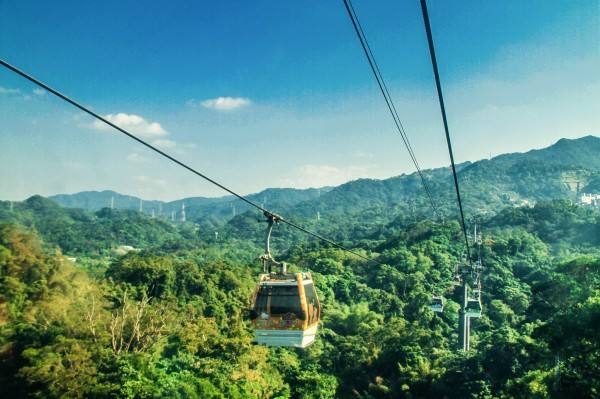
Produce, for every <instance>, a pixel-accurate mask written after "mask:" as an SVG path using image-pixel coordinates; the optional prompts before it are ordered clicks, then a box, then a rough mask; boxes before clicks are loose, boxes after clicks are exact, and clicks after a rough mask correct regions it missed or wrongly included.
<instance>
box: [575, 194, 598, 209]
mask: <svg viewBox="0 0 600 399" xmlns="http://www.w3.org/2000/svg"><path fill="white" fill-rule="evenodd" d="M579 204H581V205H587V206H595V207H600V194H589V193H582V194H581V195H580V196H579Z"/></svg>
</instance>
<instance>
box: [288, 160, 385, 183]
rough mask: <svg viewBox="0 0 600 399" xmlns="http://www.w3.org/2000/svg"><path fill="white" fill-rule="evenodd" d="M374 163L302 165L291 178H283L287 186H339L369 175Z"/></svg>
mask: <svg viewBox="0 0 600 399" xmlns="http://www.w3.org/2000/svg"><path fill="white" fill-rule="evenodd" d="M372 168H373V166H372V165H353V166H349V167H337V166H333V165H314V164H307V165H302V166H300V167H298V168H296V169H295V170H294V172H293V173H292V177H291V178H286V179H282V180H281V184H282V185H283V186H286V187H295V188H308V187H323V186H337V185H340V184H343V183H345V182H348V181H350V180H356V179H359V178H363V177H368V174H369V170H370V169H372Z"/></svg>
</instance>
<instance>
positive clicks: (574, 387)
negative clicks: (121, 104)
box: [0, 197, 600, 398]
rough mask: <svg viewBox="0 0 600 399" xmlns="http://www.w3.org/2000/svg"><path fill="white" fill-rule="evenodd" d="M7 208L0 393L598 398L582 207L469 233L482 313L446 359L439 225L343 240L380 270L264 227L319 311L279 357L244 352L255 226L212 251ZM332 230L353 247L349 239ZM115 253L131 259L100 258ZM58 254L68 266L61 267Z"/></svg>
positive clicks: (590, 213) (128, 220) (445, 261)
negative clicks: (476, 244) (478, 250)
mask: <svg viewBox="0 0 600 399" xmlns="http://www.w3.org/2000/svg"><path fill="white" fill-rule="evenodd" d="M7 206H8V203H6V202H5V203H3V204H2V209H3V210H2V214H1V216H2V220H3V225H2V227H1V228H0V379H1V380H0V395H1V396H2V397H29V396H37V397H98V398H103V397H106V398H108V397H124V398H151V397H181V398H190V397H198V398H255V397H261V398H276V397H277V398H286V397H291V398H333V397H340V398H352V397H354V398H399V397H405V398H428V397H445V398H469V397H472V398H497V397H519V398H545V397H558V398H575V397H577V398H579V397H581V398H588V397H589V398H593V397H598V395H599V394H600V379H599V378H598V375H600V368H599V366H598V365H599V364H600V363H599V362H598V360H599V359H600V336H599V334H598V328H599V327H600V214H599V213H598V212H597V211H594V210H593V209H592V208H584V207H579V206H575V205H571V204H569V202H567V201H553V202H541V203H538V204H537V205H536V206H535V207H533V208H527V207H521V208H512V207H511V208H506V209H504V210H502V211H500V212H499V213H498V214H497V215H496V216H494V217H490V218H488V219H486V220H484V221H483V224H484V234H485V235H484V245H483V260H484V266H485V269H484V274H483V276H484V277H483V290H484V292H483V309H484V313H483V314H484V316H483V318H482V319H479V320H477V321H474V322H473V326H472V346H473V349H472V350H471V351H469V352H468V353H461V352H460V351H457V350H456V342H457V323H458V303H457V301H458V298H459V296H458V295H459V292H458V290H457V286H456V285H455V283H454V280H453V269H454V266H455V265H456V264H457V263H458V262H460V260H461V258H462V254H463V252H462V251H463V249H462V246H461V242H460V229H459V226H458V224H457V223H455V222H452V221H449V222H444V223H439V222H435V221H429V220H423V221H417V222H414V221H412V222H411V221H410V220H403V221H402V223H400V222H398V221H392V222H390V223H389V224H387V225H385V226H382V229H383V230H385V234H384V235H381V234H375V235H369V234H366V233H364V232H360V231H359V232H358V234H359V235H360V236H361V237H362V238H361V239H360V240H357V241H356V243H355V245H353V248H354V249H355V250H357V251H362V253H363V254H370V255H371V256H373V257H374V258H376V259H377V260H378V261H379V262H380V264H372V263H367V262H365V261H364V260H362V259H360V258H356V257H354V256H353V255H348V254H347V253H344V252H341V251H339V250H336V249H331V248H324V247H321V246H317V245H316V243H314V242H312V241H298V240H296V237H295V236H291V235H286V234H285V233H283V234H282V232H281V231H277V230H276V231H277V234H278V239H277V240H276V244H275V247H276V252H277V254H278V255H280V256H279V257H280V258H282V259H285V260H286V261H288V262H289V263H290V265H291V267H292V269H293V270H298V269H302V270H309V271H312V273H313V277H314V279H315V282H316V285H317V288H318V292H319V295H320V297H321V300H322V302H323V305H324V313H323V314H324V319H323V322H322V328H321V330H320V333H319V337H318V340H317V342H316V343H315V344H314V345H313V346H311V347H309V348H308V349H306V350H293V349H269V348H265V347H261V346H256V345H252V333H251V330H250V327H249V323H248V320H247V317H248V309H249V306H250V297H251V293H252V291H253V289H254V286H255V284H256V276H257V274H258V273H259V271H260V266H259V262H258V260H257V256H258V255H259V254H260V253H261V249H260V248H259V247H258V246H257V245H256V244H255V243H254V242H253V240H249V239H248V238H242V235H243V234H241V233H242V232H243V231H244V229H243V226H245V225H247V228H248V229H249V230H252V231H253V230H256V231H257V232H262V229H263V228H264V225H260V224H258V223H256V219H255V218H254V219H253V218H252V217H251V216H242V215H240V216H238V218H236V219H239V220H237V221H236V220H234V221H232V222H231V223H233V224H235V225H236V228H235V229H233V228H232V229H233V230H232V231H231V236H229V237H227V236H226V235H225V237H224V238H223V239H222V240H221V241H219V242H215V241H210V240H208V239H202V237H201V235H199V234H193V233H194V232H193V229H189V226H186V225H177V226H175V225H171V224H167V223H165V222H162V221H159V220H156V219H151V218H150V217H147V216H143V215H139V214H137V213H136V212H124V211H116V210H115V211H110V210H108V209H105V210H102V211H99V212H96V213H89V212H86V211H81V210H68V209H61V208H59V207H56V206H55V205H53V204H52V202H51V201H48V200H44V199H43V198H40V197H33V198H31V199H29V200H28V201H27V202H25V203H17V204H15V205H14V207H13V210H12V212H11V211H10V209H8V208H7ZM240 218H241V219H240ZM248 218H249V219H248ZM123 223H125V225H123ZM123 230H126V231H128V233H127V234H125V232H124V231H123ZM279 230H284V229H279ZM68 231H71V233H65V232H68ZM345 231H346V232H345V234H347V235H348V241H349V243H351V242H353V241H352V240H353V238H354V234H355V233H356V232H355V231H354V230H352V229H345ZM234 232H237V235H236V234H234ZM127 240H137V241H131V242H132V243H134V244H135V245H137V246H139V247H140V248H141V249H142V250H141V251H140V252H130V253H129V254H127V255H117V254H114V253H112V252H111V251H110V249H111V247H112V246H113V245H117V244H122V243H123V242H124V241H127ZM88 242H89V244H88V245H84V244H85V243H88ZM284 244H285V245H284ZM283 248H286V249H287V250H285V251H282V249H283ZM70 251H74V253H75V252H76V253H78V254H79V256H78V258H77V259H76V261H75V262H72V261H70V260H68V259H67V258H65V257H64V255H63V253H65V252H70ZM432 293H443V294H444V296H446V298H448V301H447V304H446V307H445V308H444V312H443V313H442V314H439V315H436V314H434V313H432V312H431V310H429V308H428V306H427V305H428V303H429V300H430V297H431V295H432Z"/></svg>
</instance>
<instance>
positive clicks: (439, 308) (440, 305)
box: [429, 296, 444, 313]
mask: <svg viewBox="0 0 600 399" xmlns="http://www.w3.org/2000/svg"><path fill="white" fill-rule="evenodd" d="M429 309H431V310H432V311H434V312H436V313H441V312H443V311H444V298H443V297H441V296H434V297H432V298H431V302H430V304H429Z"/></svg>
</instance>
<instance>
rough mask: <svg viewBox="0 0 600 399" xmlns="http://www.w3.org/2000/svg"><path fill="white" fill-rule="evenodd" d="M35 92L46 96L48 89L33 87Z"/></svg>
mask: <svg viewBox="0 0 600 399" xmlns="http://www.w3.org/2000/svg"><path fill="white" fill-rule="evenodd" d="M33 94H35V95H36V96H45V95H46V90H44V89H39V88H35V89H33Z"/></svg>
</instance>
